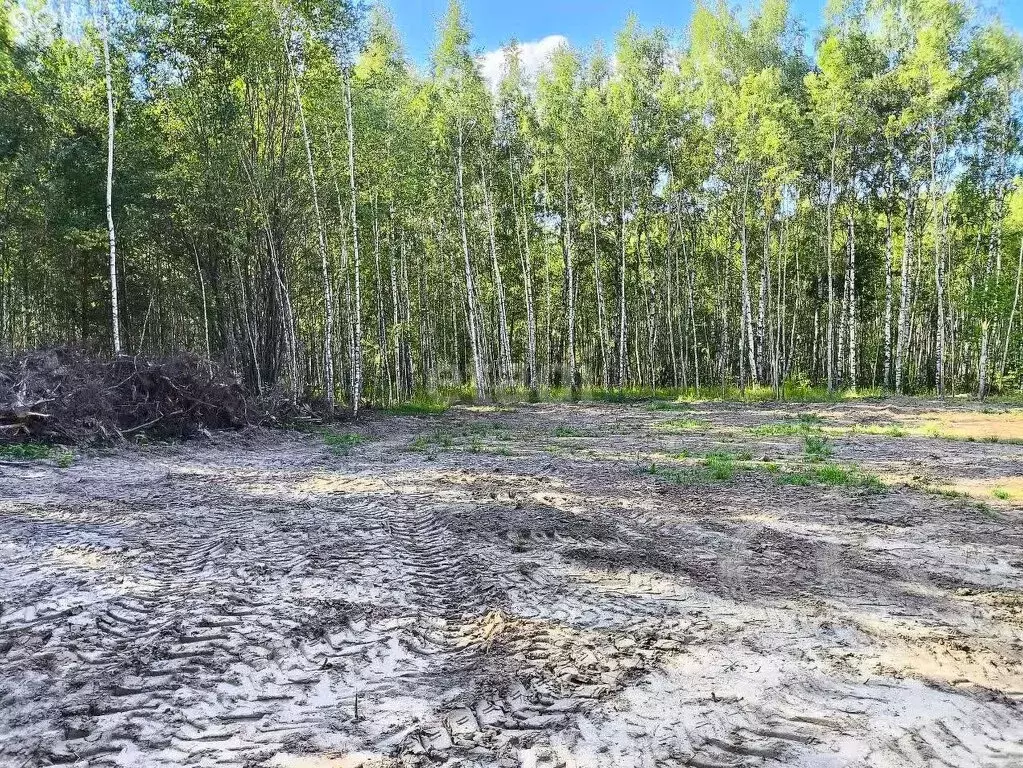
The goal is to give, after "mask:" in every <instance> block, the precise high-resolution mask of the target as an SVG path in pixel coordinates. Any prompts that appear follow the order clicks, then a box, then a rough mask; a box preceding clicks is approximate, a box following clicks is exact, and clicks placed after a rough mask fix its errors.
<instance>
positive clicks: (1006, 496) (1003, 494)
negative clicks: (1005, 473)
mask: <svg viewBox="0 0 1023 768" xmlns="http://www.w3.org/2000/svg"><path fill="white" fill-rule="evenodd" d="M991 495H992V496H994V497H995V498H996V499H1001V500H1002V501H1009V500H1010V499H1011V498H1012V494H1011V493H1009V492H1008V491H1007V490H1005V489H1004V488H995V489H994V490H993V491H991Z"/></svg>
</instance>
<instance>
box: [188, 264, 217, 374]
mask: <svg viewBox="0 0 1023 768" xmlns="http://www.w3.org/2000/svg"><path fill="white" fill-rule="evenodd" d="M192 253H194V254H195V272H196V274H197V275H198V276H199V289H200V290H201V291H202V329H203V338H204V340H205V342H206V347H205V348H206V367H207V372H208V373H209V376H210V379H211V380H212V379H213V353H212V352H211V351H210V316H209V312H208V311H207V308H206V307H207V304H206V278H205V277H203V274H202V265H201V264H200V263H199V251H198V249H197V248H196V247H195V245H194V244H193V245H192Z"/></svg>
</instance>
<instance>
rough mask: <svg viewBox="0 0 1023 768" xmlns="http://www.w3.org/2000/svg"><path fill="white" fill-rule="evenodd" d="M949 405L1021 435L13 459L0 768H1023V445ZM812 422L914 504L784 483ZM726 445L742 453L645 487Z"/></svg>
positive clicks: (594, 420)
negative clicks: (714, 471) (713, 467)
mask: <svg viewBox="0 0 1023 768" xmlns="http://www.w3.org/2000/svg"><path fill="white" fill-rule="evenodd" d="M810 412H812V413H813V414H814V415H813V416H810V417H807V414H809V413H810ZM936 413H937V414H938V416H937V417H940V419H941V420H942V422H941V423H942V424H943V425H944V426H945V427H946V428H947V429H948V430H952V429H953V428H955V427H956V425H957V424H958V425H959V426H960V427H962V429H963V430H966V431H965V432H963V433H962V434H957V435H955V436H956V437H958V438H964V437H967V436H969V429H970V425H974V426H975V425H976V424H977V423H978V422H982V423H983V424H985V425H990V423H995V424H1000V425H1002V426H1003V427H1004V425H1005V424H1010V425H1011V424H1016V423H1020V422H1021V418H1023V415H1021V413H1020V412H1019V411H1009V410H1005V409H998V408H996V409H994V412H991V411H990V410H989V412H987V413H985V412H984V411H982V410H981V409H980V408H979V407H976V406H955V407H953V408H952V409H951V410H948V409H946V410H940V412H939V411H938V406H937V405H936V404H935V403H916V402H911V401H899V402H892V401H888V402H883V403H859V404H854V405H847V404H842V405H834V406H830V405H823V406H822V405H818V406H787V407H778V406H762V407H741V406H736V405H727V404H706V405H698V406H695V407H694V408H692V409H691V411H690V412H682V411H677V410H653V409H651V408H650V407H647V406H643V405H636V406H609V405H578V406H571V405H536V406H517V407H515V408H506V409H499V410H486V409H483V410H480V409H472V408H455V409H453V410H452V411H450V412H448V413H447V414H444V415H441V416H431V417H411V416H407V417H382V416H378V417H371V418H370V419H368V420H367V421H366V422H364V423H362V424H360V425H359V426H358V427H356V428H355V429H357V431H359V432H360V433H361V434H362V435H363V436H364V437H365V438H366V442H364V443H363V444H361V445H359V446H357V447H355V448H354V449H352V450H351V451H350V452H349V453H348V454H347V455H340V454H338V453H336V452H334V451H332V450H331V449H330V448H328V447H327V446H325V445H324V443H323V440H322V439H321V438H320V437H319V436H316V435H300V434H293V433H276V434H275V433H259V432H254V433H250V434H243V435H216V436H214V438H213V439H212V440H211V441H208V442H204V443H192V444H187V445H180V446H164V447H149V448H135V449H131V450H124V451H116V452H109V453H101V454H96V455H90V456H86V457H82V458H80V459H79V460H78V461H76V463H75V464H74V465H72V466H70V467H67V468H61V467H58V466H56V465H51V464H49V463H32V464H25V465H18V464H12V463H7V464H4V465H2V466H0V765H2V766H4V767H5V768H6V766H36V765H49V764H57V763H65V764H74V765H78V766H86V765H88V766H99V765H123V766H138V767H145V766H179V765H182V766H184V765H187V766H246V767H249V766H264V765H266V766H284V767H287V768H325V767H329V766H333V767H335V768H336V767H338V766H345V767H347V768H354V767H356V766H367V768H368V767H369V766H392V765H450V766H520V765H521V766H526V767H532V766H537V767H538V768H539V767H547V766H608V767H609V768H610V767H612V766H613V767H614V768H627V767H629V766H698V767H701V766H702V767H706V766H805V767H806V768H810V767H818V766H819V767H824V766H865V767H866V766H870V767H871V768H883V767H885V766H893V767H894V766H914V767H915V766H927V767H928V768H933V767H934V766H955V767H956V768H963V767H966V766H1023V591H1021V590H1023V518H1021V515H1023V497H1020V496H1014V495H1012V493H1010V492H1002V493H1001V494H1000V496H1002V497H1005V496H1007V497H1008V498H996V497H995V496H993V495H992V493H993V490H992V489H996V488H1003V487H1009V486H1011V484H1012V482H1014V481H1015V482H1016V484H1017V486H1018V485H1019V482H1018V481H1019V478H1020V477H1021V476H1023V447H1021V446H1019V445H1015V444H1010V443H1006V442H1005V440H1004V439H1003V440H1002V441H1001V442H983V441H980V442H964V441H963V440H962V439H959V440H952V439H947V438H945V437H935V436H927V435H920V434H916V433H914V432H912V430H911V427H912V425H913V424H916V423H919V422H921V421H926V420H928V419H929V420H934V419H935V418H937V417H936V416H935V414H936ZM800 414H802V415H803V416H804V418H811V419H814V420H815V423H819V424H822V425H824V426H827V427H828V428H829V429H830V430H831V432H830V434H831V446H832V448H833V450H834V457H833V458H832V459H831V461H833V462H835V463H838V464H840V465H842V466H851V465H857V466H859V467H860V468H861V470H864V471H870V472H873V473H876V474H878V475H880V476H881V477H883V478H884V479H885V480H886V481H887V482H888V483H890V484H891V485H890V487H888V488H887V489H885V490H881V491H878V490H870V489H864V488H855V487H842V486H837V487H836V486H833V487H828V486H821V485H810V486H792V485H783V484H781V483H780V482H778V479H777V475H772V474H771V472H770V471H765V470H762V469H760V468H759V467H758V463H759V464H762V465H764V466H765V467H767V466H768V465H769V464H773V465H775V466H778V465H779V464H780V465H781V466H782V468H784V467H785V466H787V465H788V464H787V463H788V462H792V463H798V462H800V461H802V460H803V455H802V453H803V448H804V446H803V439H802V438H801V437H800V436H798V435H790V436H785V435H781V436H777V435H776V436H769V435H764V434H762V433H756V432H755V430H753V429H751V428H755V427H757V426H758V425H764V424H786V423H792V420H793V419H795V418H796V417H798V416H799V415H800ZM957 420H958V421H957ZM853 425H857V431H853V430H852V429H851V427H852V426H853ZM891 425H904V426H906V427H907V433H905V434H904V436H890V435H885V434H870V433H865V432H864V431H863V430H861V428H866V429H871V428H872V429H883V428H886V427H888V426H891ZM843 430H844V431H843ZM950 434H951V432H950ZM981 437H983V436H981ZM987 437H989V438H990V437H991V436H990V435H987ZM1003 437H1004V436H1003ZM712 451H718V452H721V451H731V452H735V453H736V454H738V455H739V456H740V457H745V458H746V459H748V463H741V462H740V468H739V470H738V471H737V473H736V474H735V476H734V477H733V478H732V479H730V480H714V479H705V480H698V481H695V482H683V483H681V484H679V483H676V482H672V481H671V480H670V479H668V478H666V477H665V476H660V475H657V474H651V473H650V472H648V471H644V470H648V469H649V467H650V465H651V464H652V463H654V464H656V465H657V466H661V467H665V466H667V467H676V468H686V467H690V466H696V467H698V466H699V465H700V459H699V458H695V457H698V456H699V455H701V454H705V453H707V452H712ZM687 456H688V457H689V458H686V457H687ZM903 482H910V483H912V484H914V485H915V486H916V487H908V486H906V485H904V484H902V483H903ZM939 487H941V488H945V489H946V490H947V489H949V488H958V489H960V492H961V493H964V494H967V495H965V496H959V497H951V496H949V495H948V494H947V493H946V494H945V495H942V494H939V493H936V492H934V491H933V490H931V491H928V490H925V489H924V488H932V489H934V488H939ZM1013 487H1015V486H1013Z"/></svg>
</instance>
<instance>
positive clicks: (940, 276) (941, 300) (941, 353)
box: [930, 125, 945, 398]
mask: <svg viewBox="0 0 1023 768" xmlns="http://www.w3.org/2000/svg"><path fill="white" fill-rule="evenodd" d="M935 130H936V129H935V127H934V126H933V125H932V126H931V131H930V155H931V206H932V208H933V211H932V214H933V218H934V291H935V298H936V299H937V303H938V327H937V329H936V334H935V340H934V382H935V386H936V387H937V390H938V397H940V398H944V397H945V276H944V270H943V266H944V261H945V259H944V255H943V254H942V252H941V239H942V238H941V234H942V232H941V230H942V226H941V212H940V210H939V206H938V178H937V158H936V154H937V150H936V147H935V144H936V142H937V137H936V136H935Z"/></svg>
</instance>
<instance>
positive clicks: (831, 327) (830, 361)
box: [824, 128, 838, 392]
mask: <svg viewBox="0 0 1023 768" xmlns="http://www.w3.org/2000/svg"><path fill="white" fill-rule="evenodd" d="M837 152H838V129H837V128H836V129H835V130H834V131H833V132H832V134H831V172H830V175H829V176H828V206H827V227H826V231H825V234H824V236H825V237H826V238H827V239H828V241H827V244H826V249H825V250H826V251H827V256H828V325H827V331H826V336H827V338H826V339H825V341H824V343H825V344H826V346H827V366H828V392H834V391H835V279H834V275H833V274H832V262H833V261H834V259H833V255H832V248H833V244H832V240H833V239H834V233H833V226H834V223H833V222H834V207H835V155H836V153H837Z"/></svg>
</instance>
